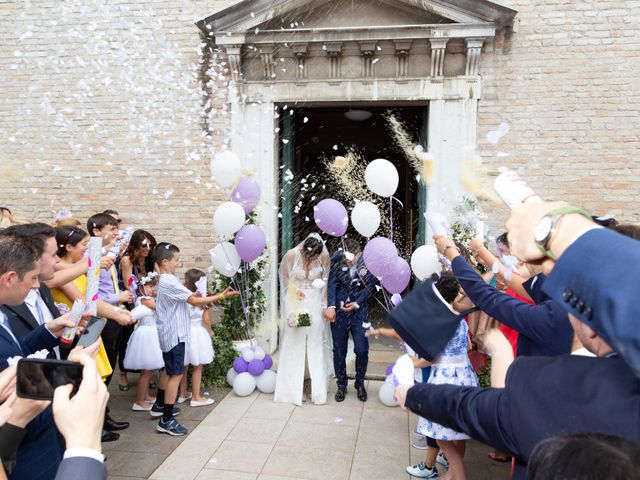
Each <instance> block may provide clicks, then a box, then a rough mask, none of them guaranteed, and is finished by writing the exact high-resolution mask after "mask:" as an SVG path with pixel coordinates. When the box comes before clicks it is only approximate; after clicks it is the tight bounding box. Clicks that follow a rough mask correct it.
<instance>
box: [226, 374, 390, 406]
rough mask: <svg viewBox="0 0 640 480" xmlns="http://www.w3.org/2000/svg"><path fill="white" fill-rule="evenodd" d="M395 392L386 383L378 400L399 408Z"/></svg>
mask: <svg viewBox="0 0 640 480" xmlns="http://www.w3.org/2000/svg"><path fill="white" fill-rule="evenodd" d="M241 375H243V374H241ZM234 390H235V387H234ZM394 392H395V388H393V385H391V384H390V383H387V382H385V383H383V384H382V386H381V387H380V390H378V398H379V399H380V401H381V402H382V403H384V404H385V405H386V406H387V407H397V406H398V404H397V402H396V399H395V398H393V394H394Z"/></svg>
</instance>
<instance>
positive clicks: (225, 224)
mask: <svg viewBox="0 0 640 480" xmlns="http://www.w3.org/2000/svg"><path fill="white" fill-rule="evenodd" d="M245 219H246V215H245V213H244V208H242V205H240V204H239V203H236V202H224V203H222V204H220V206H218V208H216V213H214V214H213V228H214V229H215V231H216V233H217V234H218V235H233V234H234V233H236V232H237V231H238V230H240V229H241V228H242V226H243V225H244V221H245Z"/></svg>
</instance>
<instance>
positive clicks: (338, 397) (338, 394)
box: [336, 388, 347, 402]
mask: <svg viewBox="0 0 640 480" xmlns="http://www.w3.org/2000/svg"><path fill="white" fill-rule="evenodd" d="M346 395H347V390H346V389H345V388H338V391H337V392H336V402H342V401H344V397H345V396H346Z"/></svg>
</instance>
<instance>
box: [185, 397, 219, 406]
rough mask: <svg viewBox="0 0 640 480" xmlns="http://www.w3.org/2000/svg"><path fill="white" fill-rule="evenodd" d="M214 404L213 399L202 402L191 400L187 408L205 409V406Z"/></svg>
mask: <svg viewBox="0 0 640 480" xmlns="http://www.w3.org/2000/svg"><path fill="white" fill-rule="evenodd" d="M214 403H215V400H214V399H213V398H207V399H206V400H202V401H198V400H191V402H190V403H189V406H191V407H206V406H207V405H213V404H214Z"/></svg>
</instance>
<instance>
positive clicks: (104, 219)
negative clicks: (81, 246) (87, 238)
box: [87, 213, 118, 237]
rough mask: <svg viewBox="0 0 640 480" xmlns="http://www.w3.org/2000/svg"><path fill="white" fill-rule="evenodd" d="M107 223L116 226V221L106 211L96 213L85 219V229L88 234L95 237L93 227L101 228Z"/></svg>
mask: <svg viewBox="0 0 640 480" xmlns="http://www.w3.org/2000/svg"><path fill="white" fill-rule="evenodd" d="M107 225H113V226H114V227H117V226H118V221H117V220H116V219H115V218H113V217H112V216H111V215H109V214H107V213H96V214H95V215H93V216H91V217H90V218H89V220H87V231H88V232H89V235H91V236H92V237H95V235H94V234H93V229H94V228H97V229H98V230H102V229H103V228H104V227H106V226H107Z"/></svg>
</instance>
